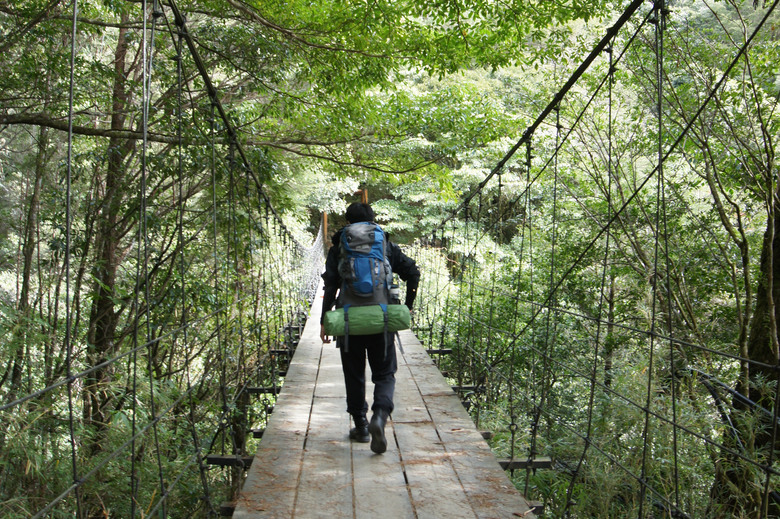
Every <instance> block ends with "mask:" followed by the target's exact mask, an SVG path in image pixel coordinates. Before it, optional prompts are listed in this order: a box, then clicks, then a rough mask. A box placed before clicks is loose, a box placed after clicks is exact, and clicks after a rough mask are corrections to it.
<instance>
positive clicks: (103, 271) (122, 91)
mask: <svg viewBox="0 0 780 519" xmlns="http://www.w3.org/2000/svg"><path fill="white" fill-rule="evenodd" d="M122 21H123V23H126V22H127V21H128V20H127V16H126V15H124V16H123V20H122ZM127 34H128V31H127V29H125V28H122V29H120V30H119V36H118V40H117V47H116V51H115V54H114V74H115V75H114V86H113V91H112V111H111V129H112V130H120V129H122V128H123V127H124V124H125V113H126V112H127V110H128V108H129V105H130V93H129V92H128V91H127V88H128V78H127V71H126V70H125V62H126V58H127V53H128V41H127ZM132 146H133V141H129V140H125V139H122V138H119V137H113V138H111V139H109V143H108V160H107V164H106V174H105V182H104V185H103V189H104V193H103V201H102V205H101V207H100V213H99V218H98V224H97V227H96V229H95V230H96V233H95V253H96V261H95V265H94V268H93V273H92V275H93V279H94V280H95V284H94V289H93V298H92V307H91V310H90V319H89V330H88V334H87V341H88V353H87V362H88V365H89V366H95V365H98V364H100V363H101V362H104V361H105V360H107V359H108V358H110V357H111V356H112V355H114V354H115V353H116V351H117V349H118V345H117V344H115V339H116V329H117V321H118V317H119V313H118V312H117V311H116V309H115V296H116V283H117V279H116V276H117V271H118V268H119V262H120V255H119V254H118V251H119V245H120V240H121V239H122V236H123V234H124V233H123V232H122V229H120V220H121V216H122V215H121V211H122V207H123V201H124V195H125V192H124V191H125V187H126V186H124V181H125V168H126V165H125V162H126V160H127V157H128V156H129V155H130V153H131V151H132ZM112 371H113V370H112V368H111V367H110V366H108V367H103V368H100V369H98V370H96V371H95V372H93V374H92V375H91V376H90V377H89V378H88V379H87V380H86V381H85V388H84V420H85V422H86V425H88V426H92V427H93V428H95V429H96V430H97V431H98V432H100V431H101V430H102V429H103V428H104V427H105V426H106V425H107V422H108V417H107V414H106V407H107V406H108V404H109V403H110V402H111V400H112V398H113V397H112V394H111V391H109V390H108V389H109V386H110V384H111V375H112ZM99 437H100V435H99V434H98V435H97V436H96V442H95V445H94V446H93V448H94V449H95V450H99V449H100V446H99V441H100V440H99Z"/></svg>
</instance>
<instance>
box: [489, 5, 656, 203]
mask: <svg viewBox="0 0 780 519" xmlns="http://www.w3.org/2000/svg"><path fill="white" fill-rule="evenodd" d="M651 16H652V11H650V12H648V13H647V14H646V15H645V17H644V18H643V20H642V22H641V23H640V24H639V26H638V27H637V28H636V30H635V31H634V33H633V34H632V36H631V37H630V38H629V39H628V41H627V42H626V44H625V45H624V46H623V51H622V52H621V53H620V55H619V56H618V58H617V59H616V60H615V64H616V63H619V62H620V60H621V59H622V58H623V56H624V55H625V54H626V53H627V52H628V51H629V49H631V46H632V45H633V42H634V40H635V39H636V38H637V36H638V35H639V33H640V32H641V30H642V29H643V28H644V26H645V25H646V24H647V22H648V20H649V19H650V17H651ZM605 48H606V47H605ZM613 66H614V65H613ZM609 76H610V74H609V71H607V73H606V74H604V76H603V77H602V79H601V81H600V82H599V84H598V86H597V87H596V88H595V89H594V90H593V92H592V93H591V95H590V97H589V98H588V100H587V101H586V103H585V104H584V105H583V106H582V107H581V109H580V111H579V112H578V115H577V117H575V118H574V120H573V121H572V123H571V125H570V127H569V130H568V131H567V132H566V133H565V134H564V135H563V138H562V139H561V140H560V143H558V145H556V147H555V149H554V150H553V152H552V153H551V154H550V155H551V157H550V158H549V159H548V160H547V161H546V162H545V163H544V164H543V165H542V166H541V167H540V168H539V171H538V172H537V174H536V175H535V176H534V178H533V180H532V181H531V180H529V181H528V182H527V185H526V188H525V189H524V190H523V191H521V192H520V193H519V194H518V195H517V197H515V200H514V201H513V202H512V203H511V204H509V205H508V207H507V209H506V210H505V211H504V213H505V216H506V214H507V213H508V212H509V211H510V210H512V209H513V208H514V207H515V205H516V204H517V202H518V201H520V200H522V199H524V197H525V196H526V195H527V194H526V191H527V190H529V189H530V188H531V186H533V185H534V184H535V183H536V181H537V180H539V179H540V178H541V176H542V175H543V174H544V173H545V172H546V171H547V168H548V167H549V166H550V165H551V164H552V163H553V160H554V158H555V157H556V156H557V153H558V152H559V151H560V149H561V148H562V147H563V145H564V144H566V143H567V142H568V140H569V136H570V135H571V134H572V132H573V131H574V129H575V128H576V127H577V126H578V125H579V123H580V121H581V120H582V118H583V117H584V115H585V113H586V111H587V109H588V108H589V107H590V105H591V104H592V103H593V101H594V100H595V99H597V97H598V95H599V93H600V92H601V90H602V89H603V88H604V85H605V84H606V83H607V81H608V79H609ZM559 97H562V95H561V94H560V92H559V93H558V94H556V96H555V99H558V98H559ZM547 115H549V113H548V114H547ZM542 122H543V120H540V121H539V124H541V123H542ZM556 131H557V130H556ZM531 137H532V136H530V135H529V136H526V135H525V134H524V135H523V137H522V138H521V141H523V140H525V141H527V142H528V143H530V140H531ZM512 153H513V154H514V152H512ZM509 158H511V157H509V156H505V157H504V159H502V160H504V161H508V160H509ZM502 168H503V166H502ZM493 171H501V169H498V166H496V168H494V170H493Z"/></svg>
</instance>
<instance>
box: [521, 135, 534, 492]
mask: <svg viewBox="0 0 780 519" xmlns="http://www.w3.org/2000/svg"><path fill="white" fill-rule="evenodd" d="M531 138H532V136H529V137H528V139H527V140H526V141H525V174H526V187H525V191H526V197H525V203H526V210H525V214H526V220H527V221H528V265H529V266H530V272H529V276H528V279H529V281H528V292H529V293H530V294H531V297H530V298H529V300H530V301H534V247H533V245H534V242H533V235H534V230H533V217H532V213H531V210H532V207H531V183H532V182H531V163H532V159H533V155H532V146H531ZM528 311H529V314H530V315H529V321H528V322H529V323H531V324H532V327H531V338H530V339H529V340H530V343H531V348H530V351H531V352H532V355H531V362H530V364H531V376H530V384H531V391H530V393H531V402H536V399H537V393H536V387H537V383H536V376H537V371H536V364H537V358H536V324H535V321H536V320H535V317H536V312H534V308H533V305H531V306H529V309H528ZM531 413H532V416H531V420H532V423H531V431H530V432H531V437H532V439H533V438H535V437H536V433H535V427H536V425H535V420H536V419H535V417H536V414H537V409H532V410H531ZM533 448H534V447H530V449H531V450H530V451H529V455H531V452H532V451H533ZM530 484H531V470H530V468H527V469H526V471H525V486H524V489H523V494H525V495H528V492H529V490H530Z"/></svg>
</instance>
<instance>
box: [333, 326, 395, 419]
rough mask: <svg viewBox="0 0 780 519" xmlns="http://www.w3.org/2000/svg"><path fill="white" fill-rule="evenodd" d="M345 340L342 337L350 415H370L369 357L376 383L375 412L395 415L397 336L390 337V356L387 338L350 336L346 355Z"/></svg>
mask: <svg viewBox="0 0 780 519" xmlns="http://www.w3.org/2000/svg"><path fill="white" fill-rule="evenodd" d="M343 341H344V339H343V338H342V337H339V342H338V345H339V348H340V350H341V367H342V369H343V370H344V384H345V386H346V389H347V412H348V413H349V414H351V415H353V416H354V415H359V414H366V411H368V403H367V402H366V357H368V365H369V366H370V367H371V382H373V383H374V403H373V405H372V406H371V409H372V410H373V411H376V410H377V409H384V410H385V411H387V413H388V414H389V413H392V412H393V392H394V391H395V372H396V371H397V370H398V363H397V361H396V356H395V334H394V333H393V334H388V338H387V341H388V342H387V356H385V339H384V334H381V333H380V334H377V335H350V336H349V344H348V348H347V349H348V351H346V352H345V351H344V348H343V345H344V342H343Z"/></svg>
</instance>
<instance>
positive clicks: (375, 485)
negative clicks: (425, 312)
mask: <svg viewBox="0 0 780 519" xmlns="http://www.w3.org/2000/svg"><path fill="white" fill-rule="evenodd" d="M321 304H322V300H321V297H318V298H316V299H315V303H314V305H313V306H312V315H313V316H314V318H310V319H309V320H308V322H307V325H306V327H305V329H304V332H303V334H302V336H301V340H300V343H299V345H298V348H297V350H296V352H295V356H294V358H293V360H292V362H291V364H290V368H289V370H288V373H287V377H286V379H285V383H284V387H283V389H282V392H281V394H280V395H279V398H278V401H277V403H276V406H275V409H274V412H273V414H272V415H271V419H270V420H269V423H268V427H267V428H266V431H265V433H264V434H263V439H262V440H261V442H260V447H259V449H258V451H257V454H256V456H255V458H254V460H253V462H252V466H251V468H250V471H249V473H248V475H247V478H246V480H245V482H244V486H243V489H242V492H241V494H240V496H239V499H238V501H237V502H236V508H235V512H234V514H233V517H234V518H236V519H249V518H269V517H273V518H292V517H295V518H307V517H353V518H363V517H392V518H434V517H442V518H448V519H459V518H491V519H492V518H502V517H526V518H532V517H534V515H533V514H532V513H531V512H530V509H529V507H528V504H527V503H526V501H525V499H524V498H523V497H522V496H521V495H520V493H519V492H517V490H516V489H515V488H514V486H513V485H512V484H511V482H510V481H509V479H508V478H507V476H506V474H505V473H504V471H503V470H502V469H501V468H500V466H499V465H498V462H497V461H496V459H495V457H494V456H493V454H492V452H491V451H490V448H489V446H488V445H487V444H486V443H485V441H484V440H483V438H482V436H481V435H480V434H479V432H478V431H477V430H476V428H475V427H474V423H473V422H472V421H471V419H470V418H469V416H468V414H467V413H466V411H465V410H464V409H463V406H462V405H461V403H460V400H459V398H458V396H457V395H456V394H455V393H454V392H453V391H452V389H451V388H450V387H449V386H448V385H447V382H446V381H445V379H444V377H443V376H442V375H441V373H440V372H439V370H438V369H437V368H436V366H435V365H434V364H433V362H432V361H431V359H430V357H429V356H428V354H427V353H426V352H425V350H424V349H423V347H422V345H421V344H420V342H419V341H418V340H417V338H416V337H415V336H414V334H412V333H411V332H404V333H401V346H400V347H399V348H398V353H399V355H398V364H399V365H398V373H397V375H396V380H397V383H396V395H395V406H396V407H395V411H394V412H393V416H392V419H391V420H389V421H388V423H387V427H386V430H385V431H386V433H387V436H388V450H387V452H386V453H384V454H382V455H376V454H373V453H372V452H371V450H370V449H369V446H368V444H365V443H354V442H350V440H349V438H348V437H347V431H348V429H349V427H350V421H349V416H348V415H347V413H346V411H345V409H346V403H345V400H344V394H345V393H344V382H343V376H342V373H341V363H340V359H339V355H338V351H337V349H336V348H335V346H334V343H331V344H322V342H321V341H320V338H319V314H320V308H321ZM366 389H367V394H368V395H369V399H370V395H371V393H372V391H373V387H372V386H371V383H370V382H369V383H368V387H367V388H366ZM369 403H370V400H369Z"/></svg>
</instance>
